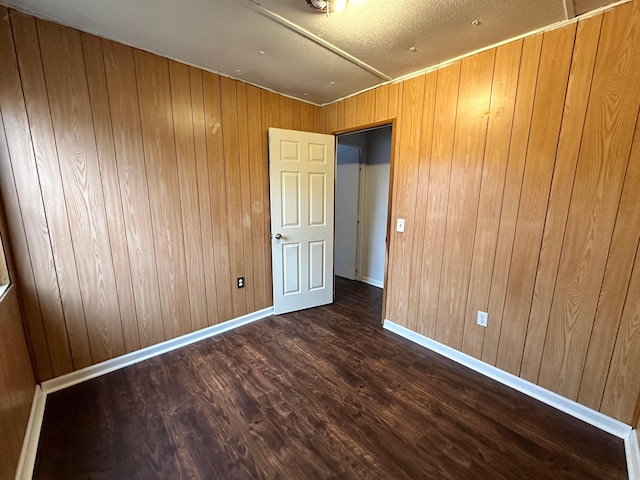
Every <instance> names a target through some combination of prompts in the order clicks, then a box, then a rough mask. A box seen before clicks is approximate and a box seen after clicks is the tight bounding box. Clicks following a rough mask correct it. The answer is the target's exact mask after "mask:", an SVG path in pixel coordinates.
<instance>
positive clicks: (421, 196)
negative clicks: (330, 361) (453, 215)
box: [406, 72, 438, 331]
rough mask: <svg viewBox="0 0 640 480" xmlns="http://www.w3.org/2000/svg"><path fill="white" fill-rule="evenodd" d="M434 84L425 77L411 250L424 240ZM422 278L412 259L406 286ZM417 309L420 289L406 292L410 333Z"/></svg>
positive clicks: (431, 77) (416, 325)
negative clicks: (412, 245)
mask: <svg viewBox="0 0 640 480" xmlns="http://www.w3.org/2000/svg"><path fill="white" fill-rule="evenodd" d="M437 82H438V74H437V72H431V73H429V74H427V75H425V80H424V105H423V108H422V131H421V132H420V149H419V154H418V155H419V157H418V159H417V168H418V171H417V190H416V199H415V205H416V207H417V208H414V210H413V215H412V218H410V219H408V221H410V222H411V223H412V224H413V225H415V228H414V229H413V242H414V244H415V247H414V248H419V244H420V243H421V242H422V241H423V239H424V238H425V236H426V229H427V224H428V219H427V217H426V215H425V214H424V213H425V212H424V208H422V207H423V206H424V205H426V204H427V199H428V195H429V175H430V170H431V147H432V141H433V126H434V123H435V105H436V87H437ZM421 275H422V257H421V256H419V257H418V258H413V259H412V262H411V264H410V271H409V285H419V282H420V276H421ZM419 306H420V289H419V288H409V301H408V304H407V319H406V324H407V326H408V328H410V329H412V330H416V331H417V330H418V328H419V325H420V324H421V323H422V322H419V321H418V318H419V312H418V308H419Z"/></svg>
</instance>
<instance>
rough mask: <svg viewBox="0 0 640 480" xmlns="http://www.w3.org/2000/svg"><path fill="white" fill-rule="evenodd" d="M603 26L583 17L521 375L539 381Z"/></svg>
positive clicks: (599, 17) (554, 174)
mask: <svg viewBox="0 0 640 480" xmlns="http://www.w3.org/2000/svg"><path fill="white" fill-rule="evenodd" d="M601 26H602V15H598V16H596V17H592V18H588V19H586V20H582V21H580V22H579V23H578V27H577V31H576V41H575V46H574V51H573V58H572V64H571V71H570V72H569V84H568V87H567V95H566V100H565V106H564V114H563V118H562V128H561V130H560V139H559V141H558V151H557V154H556V158H557V159H556V164H555V167H554V172H553V181H552V184H551V193H550V196H549V207H548V209H547V218H546V220H545V226H544V231H543V234H542V246H541V247H540V258H539V260H538V270H537V272H536V281H535V286H534V289H533V301H532V304H531V311H530V313H529V325H528V329H527V337H526V341H525V345H524V354H523V358H522V366H521V369H520V376H522V377H523V378H524V379H526V380H529V381H530V382H534V383H535V382H537V381H538V373H539V371H540V362H541V359H542V350H543V348H544V342H545V337H546V333H547V325H548V324H549V314H550V311H551V300H552V299H553V291H554V289H555V286H556V276H557V273H558V263H559V261H560V252H561V250H562V243H563V239H564V232H565V227H566V222H567V215H568V213H569V203H570V200H571V192H572V190H573V179H574V177H575V170H576V164H577V161H578V154H579V152H580V141H581V139H582V132H583V128H584V120H585V117H586V113H587V104H588V100H589V95H588V93H587V92H589V91H590V89H591V80H592V78H593V68H594V65H595V58H596V52H597V49H598V40H599V38H600V27H601Z"/></svg>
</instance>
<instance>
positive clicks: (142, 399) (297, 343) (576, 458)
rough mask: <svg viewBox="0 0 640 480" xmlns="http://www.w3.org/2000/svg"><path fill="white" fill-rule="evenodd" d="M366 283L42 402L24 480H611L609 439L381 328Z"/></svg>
mask: <svg viewBox="0 0 640 480" xmlns="http://www.w3.org/2000/svg"><path fill="white" fill-rule="evenodd" d="M381 300H382V295H381V290H379V289H377V288H375V287H370V286H368V285H365V284H361V283H358V282H351V281H348V280H342V279H337V281H336V301H335V303H334V304H333V305H329V306H326V307H321V308H317V309H311V310H305V311H302V312H296V313H292V314H288V315H281V316H279V317H271V318H268V319H264V320H261V321H258V322H256V323H254V324H251V325H248V326H245V327H242V328H240V329H238V330H235V331H233V332H229V333H226V334H223V335H220V336H217V337H214V338H211V339H208V340H204V341H201V342H199V343H197V344H194V345H191V346H189V347H185V348H182V349H180V350H176V351H174V352H171V353H167V354H165V355H162V356H160V357H156V358H153V359H151V360H148V361H145V362H142V363H139V364H136V365H133V366H130V367H128V368H126V369H123V370H120V371H117V372H113V373H111V374H108V375H105V376H103V377H99V378H96V379H94V380H91V381H88V382H85V383H82V384H79V385H76V386H74V387H72V388H69V389H66V390H63V391H60V392H57V393H55V394H52V395H50V396H49V397H48V400H47V407H46V412H45V419H44V425H43V429H42V437H41V441H40V447H39V450H38V457H37V461H36V468H35V474H34V478H36V479H49V478H52V479H53V478H55V479H60V478H65V479H76V478H82V479H85V478H87V479H88V478H92V479H123V478H126V479H150V478H170V479H182V478H185V479H186V478H189V479H196V478H197V479H200V478H202V479H204V478H206V479H214V478H221V479H235V478H269V479H270V478H283V479H312V478H357V479H362V478H394V479H417V478H446V479H471V478H489V479H514V478H517V479H526V478H535V479H543V478H553V479H559V478H575V479H578V478H579V479H588V478H603V479H604V478H606V479H617V478H626V464H625V458H624V446H623V443H622V441H621V440H620V439H618V438H614V437H612V436H610V435H607V434H604V433H603V432H601V431H600V430H597V429H595V428H593V427H590V426H588V425H586V424H584V423H582V422H580V421H578V420H576V419H574V418H572V417H569V416H567V415H564V414H562V413H560V412H559V411H557V410H554V409H553V408H550V407H547V406H545V405H543V404H541V403H539V402H537V401H536V400H533V399H531V398H529V397H526V396H524V395H522V394H520V393H518V392H515V391H513V390H511V389H509V388H507V387H505V386H503V385H500V384H498V383H496V382H494V381H492V380H489V379H487V378H485V377H482V376H480V375H478V374H476V373H475V372H472V371H470V370H468V369H466V368H464V367H462V366H460V365H458V364H455V363H453V362H451V361H449V360H447V359H445V358H443V357H440V356H438V355H436V354H434V353H431V352H429V351H427V350H424V349H423V348H421V347H418V346H415V345H414V344H412V343H410V342H408V341H406V340H404V339H402V338H399V337H397V336H395V335H394V334H392V333H389V332H387V331H384V330H383V329H382V328H381V326H380V311H381Z"/></svg>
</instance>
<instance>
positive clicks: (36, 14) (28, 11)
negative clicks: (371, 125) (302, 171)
mask: <svg viewBox="0 0 640 480" xmlns="http://www.w3.org/2000/svg"><path fill="white" fill-rule="evenodd" d="M629 1H631V0H629ZM0 6H3V7H5V8H8V9H9V10H15V11H17V12H20V13H24V14H25V15H30V16H32V17H35V18H39V19H41V20H45V21H47V22H53V23H57V24H58V25H62V26H63V27H69V28H73V29H74V30H79V31H80V32H84V33H86V34H88V35H92V36H94V37H97V38H103V39H105V40H109V41H110V42H116V43H119V44H120V45H124V46H126V47H129V48H133V49H134V50H140V51H141V52H147V53H151V54H153V55H156V56H158V57H162V58H166V59H167V60H173V61H174V62H178V63H181V64H183V65H187V66H189V67H194V68H197V69H199V70H202V71H203V72H209V73H213V74H214V75H218V76H220V77H225V78H230V79H231V80H236V81H238V82H242V83H246V84H247V85H251V86H253V87H256V88H259V89H261V90H265V91H267V92H272V93H277V94H278V95H282V96H283V97H287V98H292V99H293V100H297V101H299V102H303V103H308V104H309V105H314V106H316V107H321V106H322V104H320V103H315V102H312V101H310V100H305V99H304V98H299V97H294V96H293V95H289V94H286V93H282V92H278V91H277V90H274V89H272V88H269V87H265V86H264V85H258V84H257V83H253V82H249V81H247V80H244V79H242V78H236V77H233V76H231V75H228V74H226V73H222V72H218V71H217V70H213V69H212V68H209V67H205V66H202V65H199V64H197V63H193V62H188V61H186V60H184V59H181V58H178V57H174V56H172V55H167V54H166V53H160V52H157V51H155V50H152V49H149V48H140V47H134V46H133V45H129V44H127V43H124V42H123V41H122V40H118V39H117V38H112V37H107V36H100V35H96V34H95V33H92V32H88V31H87V30H85V29H84V28H82V27H81V26H79V25H74V24H72V23H69V22H65V21H64V20H60V19H59V18H56V17H54V16H51V15H43V14H42V13H40V12H36V11H33V10H32V9H30V8H24V7H23V6H21V7H22V8H21V7H16V6H14V5H8V4H7V2H6V0H0ZM387 78H389V77H387Z"/></svg>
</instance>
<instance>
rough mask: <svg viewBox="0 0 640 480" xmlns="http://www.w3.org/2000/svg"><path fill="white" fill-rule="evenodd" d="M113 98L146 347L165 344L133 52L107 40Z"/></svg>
mask: <svg viewBox="0 0 640 480" xmlns="http://www.w3.org/2000/svg"><path fill="white" fill-rule="evenodd" d="M102 47H103V52H104V64H105V74H106V79H107V92H108V96H109V106H110V109H111V125H112V129H113V140H114V146H115V152H116V161H117V166H118V180H119V183H120V195H121V199H122V208H123V211H124V220H125V224H126V235H127V245H128V247H129V260H130V265H131V279H132V283H133V293H134V297H135V302H136V316H137V323H138V334H139V336H140V346H141V347H148V346H150V345H153V344H155V343H158V342H162V341H164V340H165V337H164V328H163V325H162V321H161V319H162V310H161V306H160V292H159V286H158V271H157V268H156V254H155V244H154V242H155V240H154V234H153V228H152V224H151V208H150V205H149V188H148V183H147V173H146V167H145V161H144V151H143V147H142V132H141V127H140V111H139V109H138V94H137V86H136V73H135V66H134V63H133V50H132V49H131V48H129V47H125V46H123V45H120V44H117V43H113V42H109V41H106V40H103V42H102Z"/></svg>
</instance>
